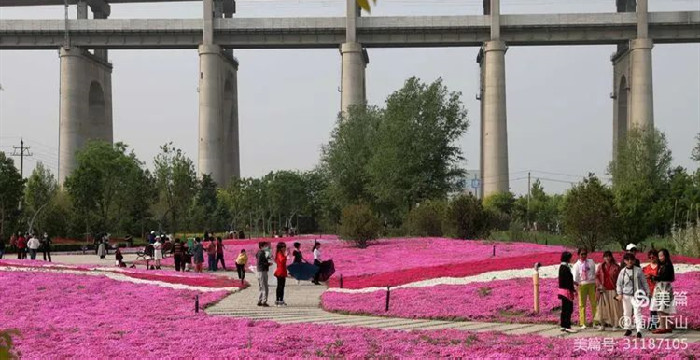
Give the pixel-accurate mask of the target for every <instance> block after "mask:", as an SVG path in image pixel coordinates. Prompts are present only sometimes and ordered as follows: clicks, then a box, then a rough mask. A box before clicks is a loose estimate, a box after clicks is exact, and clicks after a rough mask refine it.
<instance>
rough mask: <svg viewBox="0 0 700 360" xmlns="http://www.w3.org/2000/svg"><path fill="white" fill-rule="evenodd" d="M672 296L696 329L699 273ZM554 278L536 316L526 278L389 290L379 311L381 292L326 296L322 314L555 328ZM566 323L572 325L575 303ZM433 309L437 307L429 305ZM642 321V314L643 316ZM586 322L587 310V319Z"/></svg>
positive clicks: (679, 283)
mask: <svg viewBox="0 0 700 360" xmlns="http://www.w3.org/2000/svg"><path fill="white" fill-rule="evenodd" d="M673 286H674V291H675V292H681V291H685V292H687V299H688V305H687V306H679V307H678V313H677V315H678V316H682V318H683V319H684V321H685V318H687V319H688V327H689V328H693V329H700V301H698V299H700V272H693V273H686V274H677V275H676V281H675V282H674V285H673ZM557 287H558V282H557V279H541V280H540V313H539V314H534V313H533V285H532V279H531V278H517V279H510V280H496V281H490V282H478V283H471V284H467V285H439V286H434V287H422V288H399V289H394V290H392V291H391V296H390V300H391V303H390V309H389V312H385V311H384V310H385V307H384V306H385V297H386V292H385V291H374V292H371V293H354V294H352V293H340V292H332V291H327V292H325V293H324V294H323V296H322V306H323V308H324V309H326V310H328V311H335V312H342V313H351V314H368V315H386V316H395V317H405V318H430V319H450V320H455V319H456V320H474V321H493V322H512V323H558V322H559V311H560V309H559V307H560V306H561V301H560V300H559V299H558V298H557ZM574 303H575V304H576V305H575V309H574V315H573V316H572V321H574V322H575V323H578V300H577V301H574ZM435 304H439V306H435ZM645 315H646V316H648V315H649V314H648V309H647V310H646V313H645ZM587 319H588V321H590V319H591V317H590V311H589V314H588V316H587Z"/></svg>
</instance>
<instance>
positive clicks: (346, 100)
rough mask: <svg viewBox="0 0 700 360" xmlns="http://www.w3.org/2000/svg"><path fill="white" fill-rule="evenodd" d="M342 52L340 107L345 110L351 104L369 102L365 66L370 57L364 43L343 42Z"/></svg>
mask: <svg viewBox="0 0 700 360" xmlns="http://www.w3.org/2000/svg"><path fill="white" fill-rule="evenodd" d="M340 54H341V56H342V59H343V66H342V75H341V99H340V107H341V109H342V111H343V112H345V111H347V110H348V107H350V106H353V105H365V104H366V103H367V100H366V99H367V95H366V85H365V68H366V67H367V63H368V62H369V59H368V57H367V52H366V51H365V50H364V49H362V45H360V44H359V43H356V42H351V43H344V44H342V45H341V47H340Z"/></svg>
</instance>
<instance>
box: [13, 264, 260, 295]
mask: <svg viewBox="0 0 700 360" xmlns="http://www.w3.org/2000/svg"><path fill="white" fill-rule="evenodd" d="M0 266H12V267H19V268H36V269H44V270H70V271H85V272H110V273H119V274H122V275H125V276H129V277H133V278H135V279H143V280H153V281H161V282H165V283H169V284H181V285H187V286H200V287H211V288H224V287H238V288H243V287H247V286H248V285H249V284H248V283H245V282H241V281H240V280H234V279H232V278H230V277H226V276H216V275H212V274H198V273H184V272H173V271H168V270H144V269H132V268H117V267H114V268H109V267H103V266H100V265H84V264H82V265H74V264H63V263H56V262H45V261H41V260H13V259H7V260H5V259H3V260H0Z"/></svg>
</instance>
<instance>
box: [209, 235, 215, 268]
mask: <svg viewBox="0 0 700 360" xmlns="http://www.w3.org/2000/svg"><path fill="white" fill-rule="evenodd" d="M207 260H208V264H209V271H216V270H217V268H216V242H215V241H214V238H213V237H210V238H209V245H207Z"/></svg>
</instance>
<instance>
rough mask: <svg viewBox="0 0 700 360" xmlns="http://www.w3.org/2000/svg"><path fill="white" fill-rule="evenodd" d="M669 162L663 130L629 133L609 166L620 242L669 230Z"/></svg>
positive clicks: (633, 130) (638, 239)
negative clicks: (667, 195)
mask: <svg viewBox="0 0 700 360" xmlns="http://www.w3.org/2000/svg"><path fill="white" fill-rule="evenodd" d="M670 165H671V151H670V150H669V149H668V146H667V142H666V137H665V135H664V134H663V133H661V132H660V131H658V130H654V131H646V132H645V131H640V130H638V129H632V130H630V131H629V132H628V133H627V136H626V139H625V142H624V143H623V144H622V145H621V146H620V148H619V150H618V153H617V158H616V159H613V161H612V162H611V163H610V166H609V172H610V174H611V175H612V180H613V193H614V195H615V207H616V212H617V214H618V216H619V218H618V220H619V221H618V223H617V226H616V228H617V230H618V235H617V237H618V241H619V243H620V245H622V246H624V245H625V244H628V243H631V242H632V243H638V242H641V241H644V239H646V238H647V237H648V236H649V235H652V234H653V233H655V232H656V233H659V234H663V233H665V232H667V231H669V230H670V223H669V220H668V219H670V218H671V217H672V212H673V209H672V208H671V207H669V206H668V204H667V202H664V201H663V200H664V199H663V194H664V192H663V190H664V188H666V187H667V184H668V173H669V170H670Z"/></svg>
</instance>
